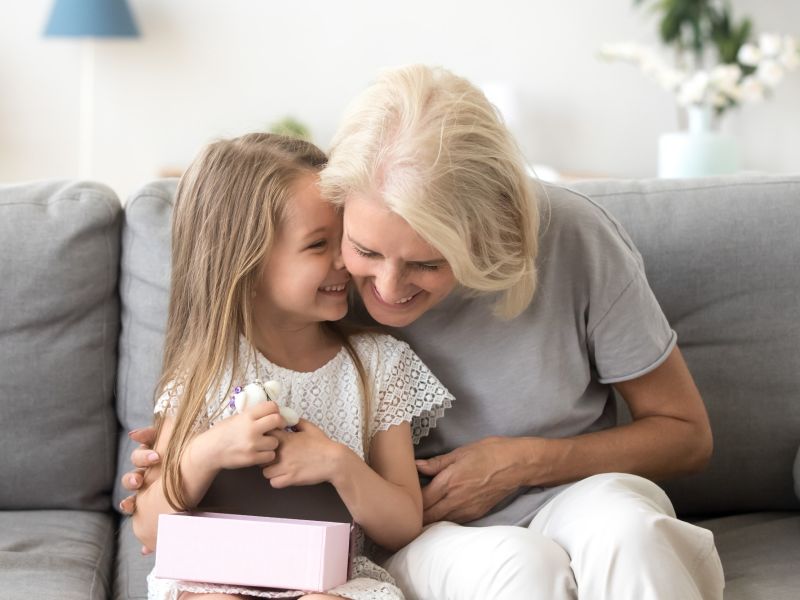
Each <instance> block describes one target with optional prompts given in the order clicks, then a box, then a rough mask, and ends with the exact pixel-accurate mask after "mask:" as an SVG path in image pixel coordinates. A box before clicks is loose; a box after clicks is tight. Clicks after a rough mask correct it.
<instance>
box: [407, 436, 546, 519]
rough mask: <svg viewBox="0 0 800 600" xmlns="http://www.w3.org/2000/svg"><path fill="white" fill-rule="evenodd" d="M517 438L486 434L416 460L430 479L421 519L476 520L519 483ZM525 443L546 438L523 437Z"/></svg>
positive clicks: (519, 484) (520, 476)
mask: <svg viewBox="0 0 800 600" xmlns="http://www.w3.org/2000/svg"><path fill="white" fill-rule="evenodd" d="M520 441H521V440H520V439H519V438H516V439H515V438H506V437H490V438H485V439H482V440H479V441H477V442H473V443H471V444H467V445H466V446H462V447H460V448H456V449H455V450H453V451H452V452H448V453H447V454H441V455H439V456H434V457H432V458H429V459H428V460H418V461H416V464H417V470H418V471H419V472H420V473H421V474H423V475H427V476H429V477H433V479H432V480H431V482H430V483H429V484H428V485H427V486H425V487H423V488H422V504H423V509H424V512H423V521H424V522H425V523H426V524H427V523H433V522H434V521H453V522H456V523H465V522H467V521H472V520H474V519H478V518H480V517H482V516H483V515H485V514H486V513H487V512H489V510H490V509H491V508H492V507H493V506H495V505H496V504H498V503H499V502H501V501H502V500H503V499H504V498H506V497H507V496H509V495H511V494H513V493H514V492H515V491H516V490H517V489H518V488H519V487H521V486H522V485H523V480H524V478H525V477H526V476H529V475H530V471H526V472H525V474H523V471H522V464H521V463H520V461H519V460H518V459H519V457H520V448H519V447H518V446H519V443H520ZM525 441H526V442H527V444H528V448H527V449H526V451H527V452H530V451H531V448H530V446H529V445H530V444H531V443H535V442H541V443H544V442H545V441H546V440H540V439H537V438H525Z"/></svg>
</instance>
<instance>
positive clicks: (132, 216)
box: [114, 179, 177, 505]
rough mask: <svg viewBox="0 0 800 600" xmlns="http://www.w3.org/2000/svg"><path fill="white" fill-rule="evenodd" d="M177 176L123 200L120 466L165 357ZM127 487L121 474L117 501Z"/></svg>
mask: <svg viewBox="0 0 800 600" xmlns="http://www.w3.org/2000/svg"><path fill="white" fill-rule="evenodd" d="M176 185H177V180H176V179H165V180H160V181H156V182H153V183H151V184H148V185H145V186H144V187H143V188H141V189H140V190H138V191H137V192H136V193H134V194H133V195H132V196H131V197H130V198H129V199H128V202H127V203H126V204H125V219H124V225H123V230H122V257H121V259H120V282H119V295H120V303H121V309H122V318H121V321H122V331H121V332H120V336H119V367H118V375H117V414H118V416H119V420H120V424H121V425H122V432H121V433H120V438H119V459H118V472H119V475H120V476H121V475H122V473H125V472H126V471H129V470H131V468H132V466H131V462H130V454H131V450H133V449H134V447H135V445H136V444H134V443H133V442H132V441H131V440H130V439H129V438H128V435H127V432H128V431H129V430H131V429H135V428H137V427H142V426H144V425H151V424H152V422H153V399H154V393H155V385H156V382H157V380H158V376H159V375H160V373H161V357H162V351H163V345H164V332H165V327H166V319H167V306H168V304H169V278H170V239H171V233H170V227H171V223H170V220H171V217H172V204H173V197H174V195H175V187H176ZM126 495H127V492H125V490H123V489H122V487H121V485H120V481H119V477H117V480H116V487H115V494H114V499H115V505H116V504H118V503H119V500H121V499H122V498H123V497H124V496H126Z"/></svg>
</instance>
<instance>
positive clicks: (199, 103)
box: [0, 0, 800, 197]
mask: <svg viewBox="0 0 800 600" xmlns="http://www.w3.org/2000/svg"><path fill="white" fill-rule="evenodd" d="M129 3H130V5H131V8H132V10H133V12H134V14H135V17H136V20H137V22H138V25H139V28H140V30H141V33H142V37H140V38H139V39H137V40H133V41H129V40H109V41H100V42H98V44H97V49H96V67H95V77H96V80H95V94H94V103H95V121H94V127H95V132H94V169H93V178H95V179H99V180H101V181H104V182H106V183H108V184H110V185H111V186H112V187H114V188H115V189H116V190H117V192H118V193H119V194H120V195H121V196H123V197H124V196H126V195H127V194H129V193H130V192H131V191H132V190H133V189H135V188H136V186H137V185H139V184H141V183H143V182H145V181H147V180H149V179H152V178H154V177H156V176H157V175H158V173H159V171H160V170H162V169H164V168H169V167H177V168H180V167H182V166H185V164H186V163H187V162H188V161H189V160H190V159H191V157H192V156H193V155H194V153H195V152H196V150H197V149H198V148H199V146H200V145H202V144H203V143H205V142H206V141H208V140H209V139H212V138H214V137H217V136H228V135H235V134H239V133H243V132H246V131H249V130H254V129H261V128H265V127H266V126H267V124H269V123H270V122H272V121H274V120H276V119H278V118H280V117H283V116H284V115H287V114H291V115H294V116H296V117H297V118H300V119H301V120H303V121H305V122H307V123H308V124H309V125H310V127H311V129H312V131H313V133H314V136H315V140H316V141H317V142H318V143H319V144H320V145H322V146H323V147H325V146H326V145H327V144H328V142H329V141H330V138H331V136H332V134H333V131H334V129H335V127H336V123H337V120H338V118H339V116H340V114H341V112H342V110H343V109H344V107H345V105H346V103H347V102H348V100H349V99H350V98H352V97H353V96H354V95H355V94H356V93H357V92H358V91H359V90H361V89H362V88H363V87H364V86H365V85H366V84H367V83H368V82H369V81H370V79H371V78H372V77H373V76H374V74H375V73H376V72H377V70H378V69H380V68H381V67H384V66H393V65H399V64H403V63H409V62H427V63H435V64H442V65H444V66H446V67H448V68H450V69H452V70H454V71H456V72H457V73H459V74H462V75H464V76H466V77H468V78H470V79H472V80H473V81H475V82H488V81H497V80H501V81H506V82H508V83H510V84H511V85H513V86H514V87H515V88H516V90H517V93H518V97H519V100H520V103H521V105H520V106H521V109H520V118H519V122H518V124H517V127H516V130H517V133H518V137H519V139H520V143H521V145H522V147H523V148H524V150H525V152H526V154H527V155H528V158H529V159H530V160H531V161H532V162H535V163H545V164H550V165H552V166H554V167H555V168H558V169H561V170H564V171H568V172H577V173H593V174H599V175H608V176H615V177H649V176H654V174H655V164H656V139H657V137H658V135H659V133H661V132H664V131H669V130H672V129H675V128H676V127H677V111H676V110H675V108H674V106H673V103H672V98H671V97H670V96H669V95H668V94H667V93H666V92H663V91H662V90H660V89H659V88H658V87H656V85H655V84H653V83H651V82H649V81H647V80H645V78H644V77H643V76H642V75H641V74H640V73H639V72H638V71H637V70H636V69H635V68H633V67H630V66H627V65H622V64H607V63H604V62H602V61H599V60H598V59H597V58H596V51H597V49H598V48H599V46H600V45H601V44H602V43H604V42H607V41H619V40H636V41H640V42H651V41H654V40H655V25H654V22H653V20H652V19H651V18H649V17H647V15H646V13H645V12H644V11H642V10H636V9H634V7H633V1H632V0H602V1H601V0H561V1H557V0H550V1H546V0H495V1H493V2H489V1H488V0H458V1H457V0H438V1H434V0H405V1H403V2H387V1H378V0H328V1H323V0H319V1H313V0H291V1H290V0H283V1H281V2H279V1H277V0H224V1H223V0H129ZM732 4H733V7H734V11H735V13H736V14H737V15H742V14H749V15H750V16H752V17H753V19H754V20H755V22H756V27H757V30H758V31H779V32H781V33H792V34H794V35H795V36H800V2H797V1H796V0H774V1H773V0H771V1H769V2H765V1H764V0H733V2H732ZM51 5H52V0H25V1H24V2H21V1H19V0H0V14H2V15H3V17H2V18H1V19H0V181H5V182H13V181H21V180H27V179H36V178H44V177H61V176H64V177H67V176H75V175H76V174H77V169H78V151H77V150H78V148H77V141H78V123H77V116H78V106H79V105H78V99H79V72H80V54H79V45H78V44H77V43H75V40H64V39H52V38H51V39H44V38H43V37H42V36H41V32H42V30H43V28H44V25H45V21H46V19H47V15H48V13H49V10H50V8H51ZM798 106H800V72H795V73H793V74H791V75H790V77H789V78H788V79H787V80H786V81H785V82H784V83H783V84H782V85H781V86H780V87H779V88H778V89H777V93H776V95H775V97H774V98H772V99H771V100H769V101H768V102H766V103H764V104H761V105H756V106H750V107H745V108H743V109H740V110H738V111H735V112H734V113H733V114H731V115H730V116H729V117H728V118H727V119H726V122H725V124H724V126H725V129H727V130H728V131H730V132H732V133H734V134H735V135H737V136H738V138H739V140H740V144H741V149H742V152H743V166H744V167H745V168H747V169H749V170H761V171H769V172H800V152H798V151H797V150H796V149H795V145H796V140H797V139H798V137H799V136H800V111H799V110H798V109H797V107H798Z"/></svg>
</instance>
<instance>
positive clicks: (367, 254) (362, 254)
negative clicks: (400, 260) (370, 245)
mask: <svg viewBox="0 0 800 600" xmlns="http://www.w3.org/2000/svg"><path fill="white" fill-rule="evenodd" d="M353 250H354V251H355V253H356V254H358V255H359V256H364V257H366V258H372V257H373V256H375V255H374V253H372V252H366V251H364V250H362V249H361V248H359V247H358V246H353Z"/></svg>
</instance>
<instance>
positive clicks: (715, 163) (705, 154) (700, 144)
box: [658, 106, 739, 178]
mask: <svg viewBox="0 0 800 600" xmlns="http://www.w3.org/2000/svg"><path fill="white" fill-rule="evenodd" d="M687 116H688V124H689V126H688V129H687V130H686V131H677V132H672V133H663V134H661V136H660V137H659V140H658V176H659V177H664V178H686V177H707V176H711V175H725V174H728V173H734V172H735V171H736V170H737V169H738V168H739V153H738V149H737V147H736V141H735V140H734V138H732V137H731V136H729V135H725V134H723V133H720V132H718V131H715V130H714V128H713V121H714V119H713V109H712V108H711V107H710V106H690V107H689V108H688V109H687Z"/></svg>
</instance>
